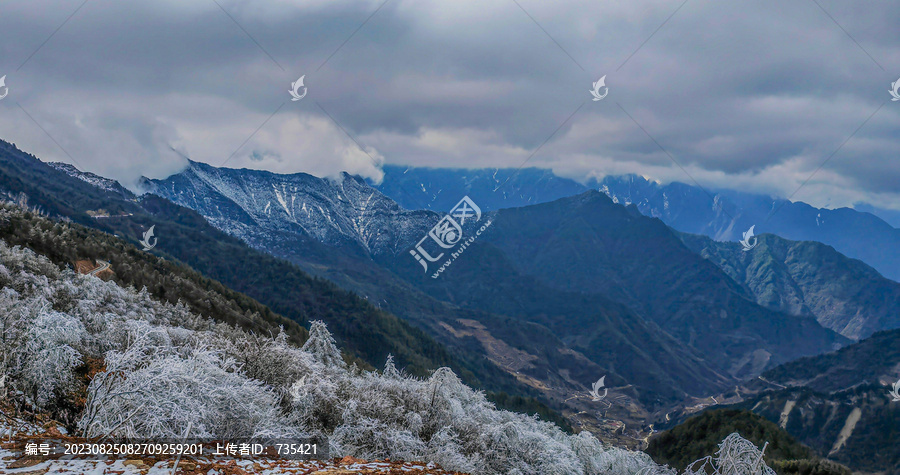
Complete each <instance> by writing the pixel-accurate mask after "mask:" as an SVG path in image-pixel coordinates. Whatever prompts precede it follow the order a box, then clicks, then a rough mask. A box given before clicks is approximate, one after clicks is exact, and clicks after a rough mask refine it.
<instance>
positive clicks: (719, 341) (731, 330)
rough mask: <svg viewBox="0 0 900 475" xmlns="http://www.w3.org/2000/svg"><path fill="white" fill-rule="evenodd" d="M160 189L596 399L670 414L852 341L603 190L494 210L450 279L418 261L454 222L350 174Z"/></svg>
mask: <svg viewBox="0 0 900 475" xmlns="http://www.w3.org/2000/svg"><path fill="white" fill-rule="evenodd" d="M148 186H149V187H150V190H151V192H152V193H155V194H159V195H160V196H163V197H166V198H168V199H171V200H173V201H175V202H176V203H179V204H181V205H183V206H188V207H191V208H193V209H195V210H197V211H198V212H199V213H200V214H202V215H204V216H206V217H207V218H208V219H209V220H210V222H211V223H213V224H214V225H216V226H217V227H219V228H220V229H223V230H226V231H227V232H229V233H231V234H233V235H235V236H237V237H239V238H241V239H243V240H245V241H246V242H248V243H250V244H251V245H252V246H253V247H256V248H258V249H261V250H265V251H267V252H270V253H273V254H275V255H277V256H279V257H283V258H285V259H288V260H291V261H292V262H295V263H297V264H299V265H301V266H303V267H304V268H305V269H307V270H309V271H310V272H313V273H316V274H317V275H321V276H324V277H327V278H329V279H332V280H334V281H335V282H337V283H339V284H340V285H342V286H345V287H346V288H349V289H352V290H354V291H355V292H357V293H358V294H360V295H363V296H365V297H366V298H368V299H369V300H370V301H372V302H376V303H377V304H378V305H380V306H382V308H384V309H388V310H390V311H392V312H394V313H396V314H397V315H400V316H402V317H404V318H406V319H408V320H410V321H413V322H415V323H416V324H417V325H419V326H421V327H422V328H424V329H426V330H427V331H429V332H430V333H432V334H433V335H435V336H437V337H438V339H439V340H440V341H446V342H448V344H449V345H451V346H452V347H455V348H458V349H460V351H477V352H481V353H482V354H485V355H486V356H487V357H488V358H489V359H491V360H492V361H494V362H495V364H498V365H499V366H501V367H503V368H504V369H506V370H508V371H509V372H510V373H511V374H515V375H516V377H517V378H519V379H520V380H524V381H528V382H529V384H532V385H533V387H535V388H539V389H541V390H542V391H550V392H552V391H553V390H554V388H556V389H558V388H563V389H565V390H567V391H569V393H570V394H571V392H572V391H578V390H585V391H586V388H589V387H590V384H591V383H592V382H594V381H595V380H596V379H597V378H598V377H599V376H601V375H603V374H608V375H609V378H608V379H607V383H608V384H610V386H617V387H622V388H626V389H624V390H626V391H628V392H629V394H630V395H631V396H633V397H635V398H637V399H639V400H641V401H642V402H643V403H644V404H649V405H651V406H657V405H665V404H666V403H667V402H673V401H675V400H678V399H679V398H682V397H684V396H686V395H699V394H704V393H708V392H710V391H711V390H712V391H714V390H717V389H720V388H723V387H725V386H728V385H731V384H732V383H733V382H734V381H735V378H741V377H747V376H753V375H756V374H759V372H761V371H762V370H764V369H765V368H767V367H770V366H772V365H774V364H777V363H779V362H783V361H787V360H789V359H792V358H796V357H799V356H802V355H808V354H818V353H821V352H825V351H829V350H831V349H833V348H834V347H836V346H839V345H840V344H841V343H842V342H844V341H846V340H844V339H843V338H842V337H840V336H839V335H836V334H835V333H834V332H831V331H830V330H826V329H824V328H822V327H821V326H820V325H819V324H818V323H817V322H816V321H815V320H814V319H813V318H810V317H795V316H790V315H787V314H784V313H779V312H776V311H773V310H770V309H766V308H763V307H762V306H760V305H758V304H756V303H755V302H754V299H753V295H752V294H751V293H750V292H748V291H747V290H746V289H744V288H743V287H742V286H741V285H739V284H738V283H736V282H735V281H734V280H732V279H731V278H730V277H728V275H727V274H726V273H724V272H723V271H722V270H721V269H719V268H718V267H716V266H715V265H713V264H712V263H710V262H709V261H707V260H705V259H703V258H701V257H700V256H699V255H697V254H696V253H695V252H693V251H691V250H690V249H688V248H687V247H686V246H685V245H684V244H683V243H682V242H681V241H680V239H679V238H678V236H676V235H675V233H673V232H672V231H671V230H670V229H669V228H668V227H666V226H665V225H664V224H663V223H662V222H660V221H658V220H655V219H651V218H647V217H645V216H642V215H641V214H640V213H639V212H638V211H637V210H636V209H634V208H631V209H628V208H625V207H623V206H620V205H617V204H614V203H613V202H612V201H611V200H610V199H609V198H608V197H606V196H605V195H603V194H601V193H599V192H589V193H585V194H582V195H578V196H575V197H570V198H564V199H560V200H557V201H554V202H552V203H545V204H541V205H536V206H527V207H524V208H512V209H504V210H500V211H490V212H489V211H487V210H485V211H484V215H483V217H482V220H481V221H479V222H478V223H476V224H474V225H473V226H475V227H477V226H478V225H480V224H482V223H485V222H487V221H490V222H491V223H492V225H491V226H490V227H489V228H487V230H486V231H485V232H484V234H482V235H481V236H479V238H478V239H477V240H475V241H473V242H472V243H471V244H470V245H469V246H468V247H467V248H466V250H465V253H464V254H462V255H461V257H460V258H459V259H458V260H456V261H455V262H454V263H453V265H452V266H451V267H449V268H447V270H446V272H444V273H442V274H441V275H440V276H439V278H436V279H435V278H432V277H431V276H432V275H433V274H432V272H429V273H423V270H422V267H421V265H420V264H419V263H418V262H417V261H416V260H415V259H413V257H412V256H410V255H409V252H408V251H409V249H410V248H412V247H413V246H414V245H416V243H417V242H418V241H419V239H421V238H422V237H423V236H425V235H426V233H427V232H428V231H429V229H431V227H432V226H434V225H435V223H437V222H438V221H439V220H440V219H441V214H437V213H433V212H429V211H405V210H402V209H400V208H399V207H398V206H397V204H396V203H394V202H393V201H392V200H390V199H389V198H387V197H385V196H384V195H382V194H381V193H380V192H378V191H377V190H374V189H372V188H371V187H369V186H368V185H367V184H365V183H364V182H362V181H361V180H358V179H356V178H353V177H350V176H346V175H345V176H343V177H341V178H340V179H337V180H325V179H318V178H314V177H311V176H309V175H305V174H297V175H278V174H273V173H268V172H258V171H249V170H230V169H215V168H213V167H209V166H207V165H202V164H197V163H191V164H189V167H188V168H187V169H186V170H185V171H184V172H182V173H180V174H177V175H174V176H172V177H170V178H168V179H165V180H152V181H148ZM459 198H461V197H457V199H456V200H455V201H453V203H452V204H451V205H450V207H452V206H453V204H456V202H458V201H459ZM451 201H452V200H451ZM476 202H477V201H476ZM478 205H479V206H480V203H478ZM446 211H447V210H444V212H446ZM466 226H469V225H466ZM473 230H474V228H469V227H464V229H463V230H462V232H463V234H464V235H465V236H466V237H469V236H471V235H473V234H472V231H473ZM629 387H630V388H632V389H627V388H629Z"/></svg>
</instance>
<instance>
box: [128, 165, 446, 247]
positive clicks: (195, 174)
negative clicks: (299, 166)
mask: <svg viewBox="0 0 900 475" xmlns="http://www.w3.org/2000/svg"><path fill="white" fill-rule="evenodd" d="M145 183H146V184H147V185H148V189H149V191H148V192H149V193H153V194H156V195H159V196H162V197H164V198H167V199H169V200H171V201H173V202H175V203H178V204H180V205H182V206H185V207H188V208H191V209H194V210H196V211H197V212H199V213H200V214H202V215H203V216H205V217H206V218H207V219H208V220H209V221H210V222H211V223H212V224H213V225H214V226H216V227H218V228H219V229H222V230H223V231H225V232H227V233H229V234H232V235H234V236H236V237H238V238H241V239H243V240H245V241H246V242H248V243H250V244H251V245H253V246H255V247H258V248H262V247H265V246H268V245H270V244H271V243H270V240H271V239H274V238H276V237H277V238H278V239H283V240H284V239H296V238H297V236H298V235H300V236H302V237H309V238H312V239H315V240H316V241H319V242H323V243H326V244H331V245H341V244H348V243H352V244H355V245H358V246H359V247H361V248H362V249H363V250H365V251H366V252H368V253H370V254H380V253H387V252H390V253H396V252H399V251H402V250H403V249H402V248H403V247H405V246H408V245H409V243H410V242H412V240H413V238H414V237H415V236H416V235H418V234H419V233H420V232H421V231H420V230H421V229H422V228H423V227H425V222H424V220H426V219H427V218H428V217H430V216H431V215H432V213H429V212H425V211H406V210H403V209H402V208H401V207H400V206H399V205H397V203H395V202H394V201H393V200H391V199H390V198H387V197H386V196H384V195H383V194H381V193H380V192H379V191H378V190H376V189H374V188H372V187H371V186H369V185H368V184H367V183H366V182H365V181H364V180H363V179H361V178H359V177H356V176H353V175H350V174H348V173H342V174H341V175H340V176H338V177H335V178H318V177H315V176H313V175H309V174H307V173H294V174H284V175H282V174H277V173H272V172H267V171H261V170H249V169H240V170H237V169H230V168H216V167H213V166H210V165H207V164H204V163H199V162H193V161H190V162H189V166H188V167H187V168H186V169H185V170H183V171H182V172H180V173H178V174H175V175H172V176H170V177H168V178H166V179H164V180H145ZM398 223H399V226H398V225H397V224H398ZM292 236H293V237H292Z"/></svg>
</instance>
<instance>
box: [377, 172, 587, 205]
mask: <svg viewBox="0 0 900 475" xmlns="http://www.w3.org/2000/svg"><path fill="white" fill-rule="evenodd" d="M382 170H383V171H384V178H383V179H382V180H381V182H380V183H377V184H374V183H371V182H370V184H371V185H372V186H373V187H374V188H375V189H377V190H379V191H381V192H382V193H384V194H385V195H386V196H389V197H390V198H391V199H393V200H394V201H396V202H397V203H398V204H399V205H400V206H402V207H403V208H405V209H409V210H416V209H428V210H432V211H436V212H439V213H444V212H446V211H448V210H449V209H450V208H452V207H453V205H455V204H456V202H457V201H459V198H460V197H462V196H466V195H468V196H470V197H471V198H472V199H473V200H475V202H476V203H478V204H479V206H480V207H481V208H482V209H483V210H485V211H491V210H497V209H501V208H518V207H522V206H528V205H533V204H539V203H546V202H548V201H554V200H557V199H559V198H565V197H567V196H573V195H577V194H579V193H583V192H585V191H587V190H588V189H589V188H588V187H587V186H585V185H583V184H581V183H578V182H576V181H574V180H570V179H568V178H562V177H559V176H556V175H555V174H553V172H552V171H550V170H546V169H541V168H522V169H515V168H476V169H449V168H424V167H404V166H396V165H385V166H384V167H383V169H382Z"/></svg>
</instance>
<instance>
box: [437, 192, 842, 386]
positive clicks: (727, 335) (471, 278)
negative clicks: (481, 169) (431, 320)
mask: <svg viewBox="0 0 900 475" xmlns="http://www.w3.org/2000/svg"><path fill="white" fill-rule="evenodd" d="M493 219H494V221H495V223H496V224H494V225H492V227H491V232H490V233H487V235H486V236H484V237H483V238H482V239H481V240H479V241H478V243H477V244H482V243H483V245H484V246H486V247H487V246H490V247H493V248H494V249H496V252H497V253H498V254H499V255H500V256H502V258H503V259H505V262H504V263H503V267H505V268H507V269H509V268H511V269H509V271H508V272H509V273H510V274H511V273H513V272H514V273H519V274H524V275H527V276H529V277H531V278H533V279H535V280H536V281H537V282H539V283H540V284H541V285H542V286H544V287H547V288H551V289H557V290H561V291H567V292H575V293H578V294H587V295H590V294H595V295H602V296H605V297H607V298H609V299H611V300H614V301H617V302H621V303H623V304H625V305H627V306H628V307H629V308H630V309H632V311H634V312H635V313H636V314H638V315H641V316H643V317H644V318H646V319H648V320H649V321H651V322H653V323H655V324H656V325H658V326H659V327H660V328H663V329H665V331H666V332H668V333H669V334H671V335H672V336H674V337H675V338H676V339H677V340H679V341H681V343H682V344H684V345H687V346H688V347H691V348H695V349H697V350H698V351H699V354H701V355H705V356H707V357H708V358H710V359H712V358H716V359H717V361H715V362H714V364H715V365H716V366H718V367H719V368H721V370H722V371H724V372H726V373H727V374H731V375H734V376H743V375H752V374H754V373H756V372H757V371H759V370H761V369H762V368H764V367H765V366H767V365H771V364H773V363H775V362H778V361H787V360H789V359H793V358H795V357H798V356H801V355H803V354H816V353H820V352H823V351H827V350H829V349H831V348H832V347H833V345H839V344H841V343H842V342H843V341H845V340H844V339H843V338H841V337H839V336H837V335H835V334H833V333H832V332H830V331H828V330H825V329H823V328H821V327H820V326H819V325H818V324H817V323H816V322H815V321H814V320H812V319H803V318H799V319H798V318H790V317H787V316H786V315H784V314H780V313H777V312H772V311H770V310H767V309H764V308H761V307H759V306H758V305H756V304H755V303H753V302H752V301H750V300H749V299H748V298H747V295H745V294H744V291H743V290H742V289H741V288H740V287H739V286H738V285H737V284H735V282H734V281H732V280H731V279H730V278H729V277H728V276H727V275H725V274H724V273H723V272H721V271H720V270H719V269H718V268H716V267H715V266H714V265H712V264H711V263H709V262H708V261H706V260H704V259H702V258H700V257H699V256H697V255H696V254H695V253H693V252H692V251H690V250H689V249H687V248H686V247H685V246H684V245H683V244H682V243H681V242H680V240H679V239H678V238H677V236H675V234H674V233H673V232H672V231H671V230H670V229H669V228H667V227H666V226H665V225H663V224H662V223H661V222H659V221H658V220H654V219H650V218H646V217H644V216H641V215H640V214H639V213H637V211H636V210H633V209H626V208H624V207H622V206H618V205H615V204H614V203H612V202H611V201H610V199H609V198H607V197H606V196H604V195H602V194H600V193H598V192H588V193H585V194H583V195H579V196H576V197H572V198H565V199H561V200H557V201H555V202H552V203H545V204H541V205H535V206H530V207H526V208H515V209H507V210H501V211H499V212H497V214H496V216H495V217H494V218H493ZM466 252H467V253H468V252H469V250H467V251H466ZM486 252H488V251H486ZM486 259H487V256H485V257H481V256H479V259H478V263H479V266H481V267H483V266H485V262H486ZM497 259H498V261H499V260H500V258H497ZM471 260H472V261H475V258H471ZM466 262H467V263H468V262H469V260H468V259H467V261H466ZM497 277H498V274H494V275H490V274H487V275H483V276H481V275H476V274H466V275H465V276H464V277H461V278H457V275H456V274H455V273H451V274H450V275H446V276H443V277H442V279H437V281H436V282H430V283H423V284H422V285H423V286H431V287H435V286H436V287H443V289H442V290H437V289H435V290H432V292H439V291H443V292H445V293H447V294H454V295H464V296H466V298H469V299H475V300H478V299H479V298H480V297H479V295H478V293H477V292H474V291H471V292H465V291H464V290H465V289H467V288H471V287H474V286H477V285H479V284H480V285H481V286H482V287H486V286H488V285H489V284H488V282H493V281H496V279H497ZM432 280H434V279H432ZM454 286H459V288H454ZM520 295H524V294H520ZM506 297H507V300H508V299H510V298H512V296H506ZM485 299H493V300H494V301H496V302H499V301H501V300H499V299H497V298H496V297H495V296H490V297H485V298H482V303H481V304H480V305H491V304H490V303H488V302H483V300H485ZM574 317H575V315H571V316H570V317H569V319H571V318H574ZM576 321H577V320H576ZM770 358H771V361H770ZM710 361H712V360H710Z"/></svg>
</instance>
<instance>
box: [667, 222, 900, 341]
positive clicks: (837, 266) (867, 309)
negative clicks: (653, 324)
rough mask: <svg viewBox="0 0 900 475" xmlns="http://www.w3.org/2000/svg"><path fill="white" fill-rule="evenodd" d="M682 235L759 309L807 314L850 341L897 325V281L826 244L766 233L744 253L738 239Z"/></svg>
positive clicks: (899, 299) (899, 288)
mask: <svg viewBox="0 0 900 475" xmlns="http://www.w3.org/2000/svg"><path fill="white" fill-rule="evenodd" d="M681 237H682V240H683V241H684V243H685V244H686V245H687V246H688V247H689V248H691V249H693V250H694V251H696V252H698V253H699V254H700V255H701V256H703V257H705V258H706V259H708V260H709V261H710V262H712V263H714V264H716V265H717V266H718V267H719V268H721V269H722V270H723V271H725V273H727V274H728V275H729V276H730V277H731V278H732V279H734V280H735V281H736V282H738V283H740V284H741V285H742V286H743V287H744V288H745V289H746V290H747V291H748V292H750V293H751V294H752V295H753V296H754V298H755V300H756V302H757V303H759V304H760V305H762V306H764V307H767V308H771V309H773V310H778V311H782V312H786V313H790V314H792V315H801V316H809V315H812V316H814V317H815V318H816V320H818V322H819V323H820V324H821V325H822V326H824V327H826V328H830V329H832V330H834V331H836V332H838V333H840V334H842V335H844V336H846V337H848V338H853V339H858V338H865V337H868V336H870V335H871V334H872V333H874V332H877V331H880V330H889V329H893V328H900V284H898V283H896V282H894V281H892V280H889V279H886V278H884V277H882V276H881V274H879V273H878V271H876V270H875V269H873V268H871V267H869V266H868V265H866V264H865V263H863V262H862V261H858V260H856V259H850V258H848V257H846V256H844V255H842V254H840V253H839V252H837V251H835V250H834V248H833V247H831V246H826V245H824V244H821V243H818V242H810V241H803V242H797V241H788V240H787V239H783V238H780V237H778V236H775V235H771V234H766V235H763V236H760V237H759V245H757V246H756V247H755V248H753V249H752V250H750V251H746V252H745V251H743V250H742V248H741V246H740V245H739V244H737V243H730V242H716V241H713V240H712V239H709V238H707V237H705V236H696V235H689V234H684V235H682V236H681Z"/></svg>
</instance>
